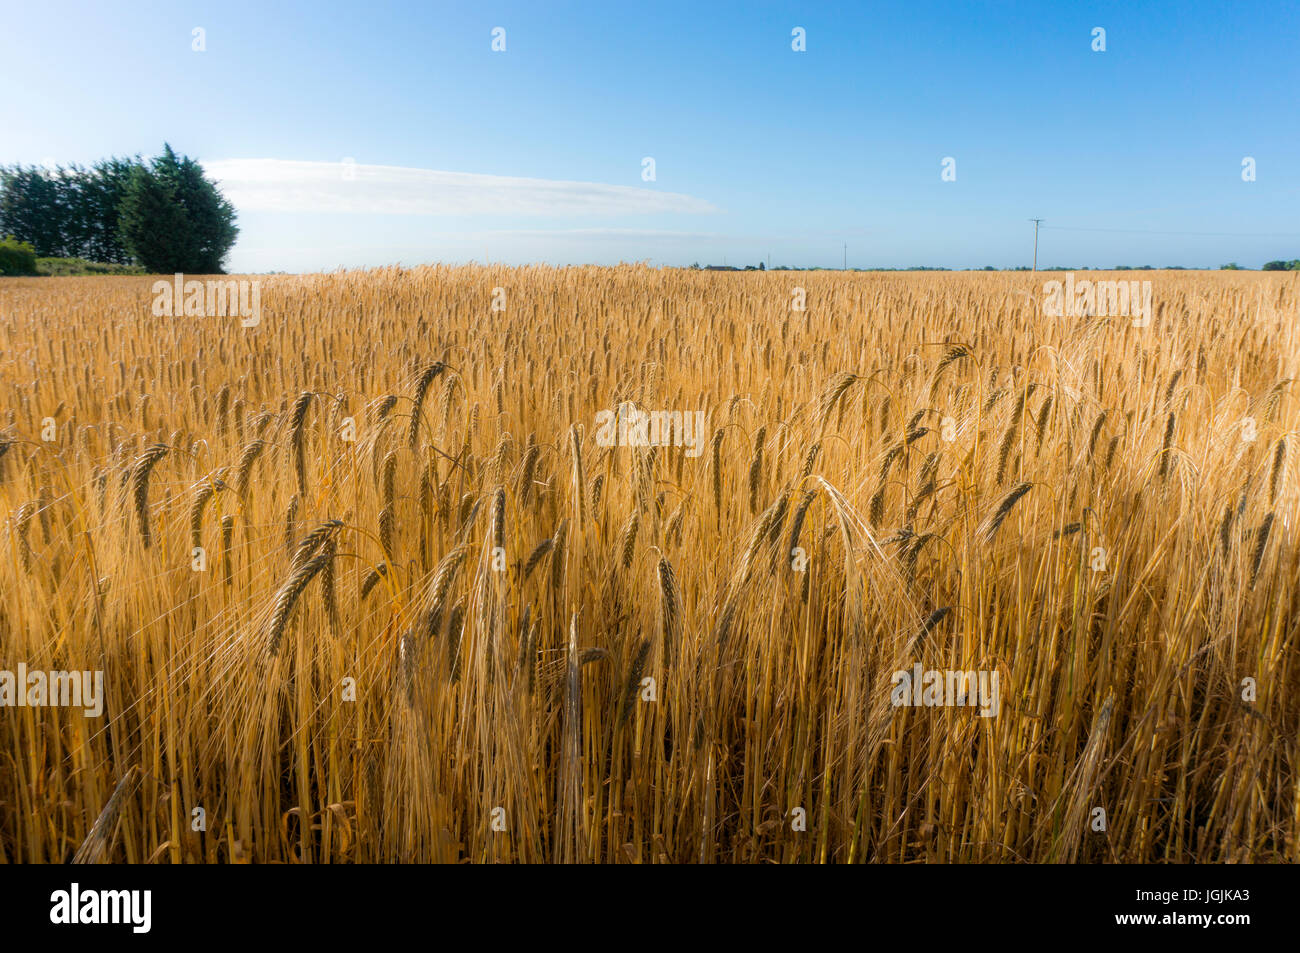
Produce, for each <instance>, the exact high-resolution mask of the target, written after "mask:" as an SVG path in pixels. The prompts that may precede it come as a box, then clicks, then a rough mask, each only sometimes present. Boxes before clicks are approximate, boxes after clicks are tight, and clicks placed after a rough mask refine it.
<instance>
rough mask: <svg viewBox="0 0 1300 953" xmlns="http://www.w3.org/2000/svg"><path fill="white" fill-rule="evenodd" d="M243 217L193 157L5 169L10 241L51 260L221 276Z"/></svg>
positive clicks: (2, 231)
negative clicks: (237, 221) (237, 216)
mask: <svg viewBox="0 0 1300 953" xmlns="http://www.w3.org/2000/svg"><path fill="white" fill-rule="evenodd" d="M238 234H239V229H238V227H237V226H236V225H235V209H234V206H232V205H231V204H230V203H229V202H228V201H226V199H225V198H224V197H222V195H221V192H220V191H219V190H218V189H217V187H216V185H215V184H214V183H213V182H212V181H211V180H209V179H208V178H207V177H206V176H204V174H203V167H202V166H201V165H200V164H199V163H198V162H197V161H196V160H194V159H191V158H189V157H188V156H183V155H177V154H176V153H175V152H174V151H173V150H172V147H171V146H170V145H167V144H164V146H163V152H162V155H160V156H157V157H155V158H154V159H152V160H149V161H147V162H146V161H144V160H142V159H141V158H140V157H139V156H138V155H137V156H133V157H130V158H117V157H113V158H109V159H102V160H100V161H99V162H96V163H95V164H94V165H92V166H91V167H89V168H84V167H82V166H79V165H70V166H56V167H54V168H45V167H32V166H22V165H14V166H0V238H3V237H4V236H12V237H13V238H15V239H17V241H18V242H26V243H28V244H30V245H31V246H32V247H33V248H34V249H35V252H36V254H37V255H38V256H40V257H42V258H84V259H86V260H87V261H93V262H104V263H107V264H116V265H140V266H141V267H143V268H144V269H145V270H146V271H149V272H152V273H155V274H169V273H174V272H178V271H179V272H186V273H191V274H208V275H210V274H221V273H222V272H223V270H224V269H223V265H224V263H225V258H226V255H227V254H228V253H229V251H230V248H231V246H232V245H234V243H235V238H236V236H237V235H238Z"/></svg>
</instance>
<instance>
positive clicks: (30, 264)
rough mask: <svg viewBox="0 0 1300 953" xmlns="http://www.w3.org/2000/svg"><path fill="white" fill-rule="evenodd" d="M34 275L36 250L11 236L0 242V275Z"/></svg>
mask: <svg viewBox="0 0 1300 953" xmlns="http://www.w3.org/2000/svg"><path fill="white" fill-rule="evenodd" d="M34 274H36V249H35V248H33V247H32V246H31V245H30V244H29V243H27V242H20V241H18V240H17V239H16V238H14V237H13V236H12V235H10V236H8V237H6V238H4V239H3V240H0V275H5V276H11V275H34Z"/></svg>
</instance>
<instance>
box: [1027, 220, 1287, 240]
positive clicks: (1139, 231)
mask: <svg viewBox="0 0 1300 953" xmlns="http://www.w3.org/2000/svg"><path fill="white" fill-rule="evenodd" d="M1030 221H1031V222H1033V221H1040V219H1030ZM1043 228H1050V229H1052V230H1054V231H1058V232H1115V233H1118V234H1124V235H1181V236H1203V237H1206V238H1300V232H1167V231H1159V230H1154V229H1145V228H1078V227H1075V226H1071V225H1044V226H1043Z"/></svg>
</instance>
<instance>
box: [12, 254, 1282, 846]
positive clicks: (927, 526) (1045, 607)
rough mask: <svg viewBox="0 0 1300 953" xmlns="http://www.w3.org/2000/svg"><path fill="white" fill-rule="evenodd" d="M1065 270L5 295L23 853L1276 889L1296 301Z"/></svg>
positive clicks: (49, 287) (1153, 276) (388, 279)
mask: <svg viewBox="0 0 1300 953" xmlns="http://www.w3.org/2000/svg"><path fill="white" fill-rule="evenodd" d="M1045 277H1050V276H1046V275H1043V274H1039V275H1030V274H1027V273H1026V274H993V275H982V274H962V273H951V274H924V275H915V274H912V275H907V274H848V273H836V272H820V273H766V274H760V273H753V274H726V273H721V274H718V273H707V272H693V271H683V270H668V269H664V270H657V269H651V268H646V267H633V266H624V267H619V268H595V267H592V268H563V269H553V268H544V267H530V268H520V269H511V268H506V267H490V266H466V267H457V268H450V267H427V268H417V269H413V270H402V269H397V268H392V269H383V270H376V271H365V272H340V273H336V274H330V275H317V276H304V277H267V278H263V279H261V280H262V282H263V286H262V291H261V302H262V319H261V323H260V324H259V325H258V326H256V327H251V328H250V327H243V326H242V325H241V323H240V321H239V320H238V319H234V318H208V317H185V318H175V317H161V318H160V317H155V316H154V315H153V314H152V312H151V308H150V302H151V300H152V294H151V290H150V289H151V284H152V282H153V280H154V279H151V278H86V279H79V278H68V279H51V278H46V279H26V280H24V279H15V280H6V281H4V282H0V352H2V353H3V358H4V359H3V362H2V363H0V427H2V428H3V434H4V437H3V440H4V443H3V455H2V456H0V467H2V468H3V469H2V471H0V522H2V523H3V530H4V535H3V547H4V551H5V557H4V559H3V560H2V561H0V669H4V670H8V671H16V669H17V667H18V665H19V664H20V663H22V664H23V665H25V666H26V669H27V670H29V671H32V670H42V671H51V672H53V671H87V672H90V671H102V672H103V711H102V714H101V715H100V716H99V717H88V716H87V715H86V714H85V713H84V712H83V711H82V710H81V709H78V708H71V707H60V706H58V705H52V704H51V705H44V706H41V705H37V704H26V705H24V704H20V703H18V702H17V701H14V700H13V699H11V702H12V703H11V704H10V705H7V706H6V707H4V708H0V860H3V861H5V862H28V863H52V862H63V861H67V860H70V859H73V858H74V856H75V858H76V859H77V860H79V861H90V862H94V861H119V862H120V861H129V862H150V863H194V862H312V863H344V862H375V861H444V862H456V861H474V862H495V861H522V862H589V861H595V862H610V863H681V862H719V863H723V862H746V863H747V862H813V863H821V862H837V863H839V862H919V861H928V862H944V861H954V862H956V861H983V862H989V861H996V862H1018V861H1031V862H1071V861H1075V862H1112V861H1115V862H1120V861H1122V862H1149V863H1154V862H1191V861H1199V862H1208V861H1217V862H1276V861H1295V860H1298V859H1300V786H1298V785H1300V751H1298V750H1297V741H1298V740H1300V739H1298V733H1297V732H1298V729H1300V664H1298V663H1300V654H1298V651H1297V650H1298V649H1300V555H1298V550H1297V539H1296V534H1297V516H1298V515H1300V509H1298V501H1300V479H1298V475H1300V474H1298V471H1300V463H1297V458H1298V457H1300V444H1298V441H1300V434H1298V433H1297V431H1298V430H1300V381H1297V380H1295V379H1296V378H1300V320H1298V319H1297V306H1298V305H1300V286H1298V285H1297V283H1296V279H1295V277H1294V276H1289V277H1288V276H1287V275H1285V274H1248V273H1244V272H1238V273H1231V274H1229V273H1223V274H1211V273H1191V272H1189V273H1180V272H1144V273H1142V277H1143V278H1146V279H1149V280H1151V282H1152V286H1153V300H1154V309H1153V314H1152V317H1151V320H1150V321H1149V323H1147V324H1146V325H1145V326H1135V325H1134V322H1133V321H1132V320H1131V319H1129V318H1127V317H1096V316H1065V317H1048V316H1045V314H1044V309H1043V307H1042V298H1043V279H1044V278H1045ZM1092 277H1094V278H1095V277H1098V276H1097V274H1096V273H1093V274H1092ZM1105 277H1111V278H1114V277H1117V276H1116V275H1109V276H1105ZM796 287H798V288H802V289H803V291H804V295H805V296H806V309H805V310H803V311H797V310H793V309H792V304H793V302H795V301H796V300H797V299H798V297H799V293H798V291H796V290H795V289H796ZM494 304H495V305H497V306H498V307H501V308H504V310H496V311H494V310H493V306H494ZM619 407H624V408H628V407H635V408H636V409H638V410H641V411H646V412H669V413H675V412H680V414H681V419H682V420H683V421H687V422H690V421H696V420H702V422H703V424H704V426H703V428H702V429H700V430H699V432H698V433H694V434H691V436H692V437H693V438H694V441H693V443H692V442H690V441H685V440H683V441H677V440H674V441H671V442H667V441H660V444H664V443H668V445H652V446H645V445H640V444H638V443H637V442H636V441H635V440H631V439H629V440H623V439H616V440H615V441H614V442H613V443H612V444H611V442H610V440H609V439H601V427H600V420H601V418H600V415H601V413H602V412H609V411H611V410H614V409H616V408H619ZM698 414H702V417H701V416H697V415H698ZM51 424H53V426H51ZM680 434H681V431H678V435H680ZM652 443H653V441H652ZM917 665H919V666H921V667H922V669H924V670H936V671H940V672H943V671H958V672H983V673H996V675H997V684H998V686H999V689H1000V690H999V695H1000V697H999V699H998V704H997V707H996V710H995V711H994V712H992V713H991V716H990V717H985V714H986V713H982V711H981V710H980V709H978V708H976V707H973V706H971V705H930V704H928V703H927V704H925V705H920V706H917V705H900V704H898V699H897V697H896V692H895V688H894V686H895V673H896V672H911V671H914V670H915V666H917ZM1099 812H1100V813H1099Z"/></svg>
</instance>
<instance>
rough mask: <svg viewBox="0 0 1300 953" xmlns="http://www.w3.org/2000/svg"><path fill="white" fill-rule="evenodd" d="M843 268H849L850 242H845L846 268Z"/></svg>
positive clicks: (846, 269)
mask: <svg viewBox="0 0 1300 953" xmlns="http://www.w3.org/2000/svg"><path fill="white" fill-rule="evenodd" d="M842 270H844V271H848V270H849V243H848V242H845V243H844V268H843V269H842Z"/></svg>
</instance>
